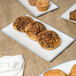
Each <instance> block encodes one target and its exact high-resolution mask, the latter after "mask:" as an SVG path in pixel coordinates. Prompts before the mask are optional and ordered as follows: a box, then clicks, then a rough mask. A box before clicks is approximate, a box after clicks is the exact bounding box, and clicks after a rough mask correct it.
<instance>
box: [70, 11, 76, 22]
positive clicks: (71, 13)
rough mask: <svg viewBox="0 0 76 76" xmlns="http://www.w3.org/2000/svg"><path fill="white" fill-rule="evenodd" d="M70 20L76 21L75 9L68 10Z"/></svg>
mask: <svg viewBox="0 0 76 76" xmlns="http://www.w3.org/2000/svg"><path fill="white" fill-rule="evenodd" d="M70 20H75V21H76V10H74V11H72V12H70Z"/></svg>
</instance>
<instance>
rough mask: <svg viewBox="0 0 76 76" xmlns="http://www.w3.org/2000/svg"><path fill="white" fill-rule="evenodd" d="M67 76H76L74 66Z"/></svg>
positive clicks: (75, 66) (75, 67)
mask: <svg viewBox="0 0 76 76" xmlns="http://www.w3.org/2000/svg"><path fill="white" fill-rule="evenodd" d="M69 76H76V64H75V65H74V66H73V67H72V69H71V72H70V74H69Z"/></svg>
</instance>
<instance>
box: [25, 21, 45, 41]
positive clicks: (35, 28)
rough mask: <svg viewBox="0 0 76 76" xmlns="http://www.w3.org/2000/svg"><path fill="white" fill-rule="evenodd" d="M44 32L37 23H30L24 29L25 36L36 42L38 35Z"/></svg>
mask: <svg viewBox="0 0 76 76" xmlns="http://www.w3.org/2000/svg"><path fill="white" fill-rule="evenodd" d="M44 30H46V28H45V26H44V25H43V24H42V23H40V22H38V21H35V22H33V23H30V24H29V25H28V26H27V27H26V29H25V31H26V34H27V36H28V37H29V38H30V39H32V40H36V41H37V40H38V34H39V33H40V32H42V31H44Z"/></svg>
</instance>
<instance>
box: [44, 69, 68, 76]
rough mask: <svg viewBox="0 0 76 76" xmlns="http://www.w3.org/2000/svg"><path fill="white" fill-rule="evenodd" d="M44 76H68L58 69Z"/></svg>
mask: <svg viewBox="0 0 76 76" xmlns="http://www.w3.org/2000/svg"><path fill="white" fill-rule="evenodd" d="M43 76H67V74H65V73H64V72H63V71H61V70H58V69H53V70H50V71H48V72H45V73H44V74H43Z"/></svg>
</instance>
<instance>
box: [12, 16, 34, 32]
mask: <svg viewBox="0 0 76 76" xmlns="http://www.w3.org/2000/svg"><path fill="white" fill-rule="evenodd" d="M33 21H34V20H33V19H32V18H30V17H28V16H21V17H18V18H17V19H16V20H15V21H14V23H13V27H14V28H15V29H16V30H18V31H20V32H25V28H26V26H27V25H28V24H29V23H32V22H33Z"/></svg>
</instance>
